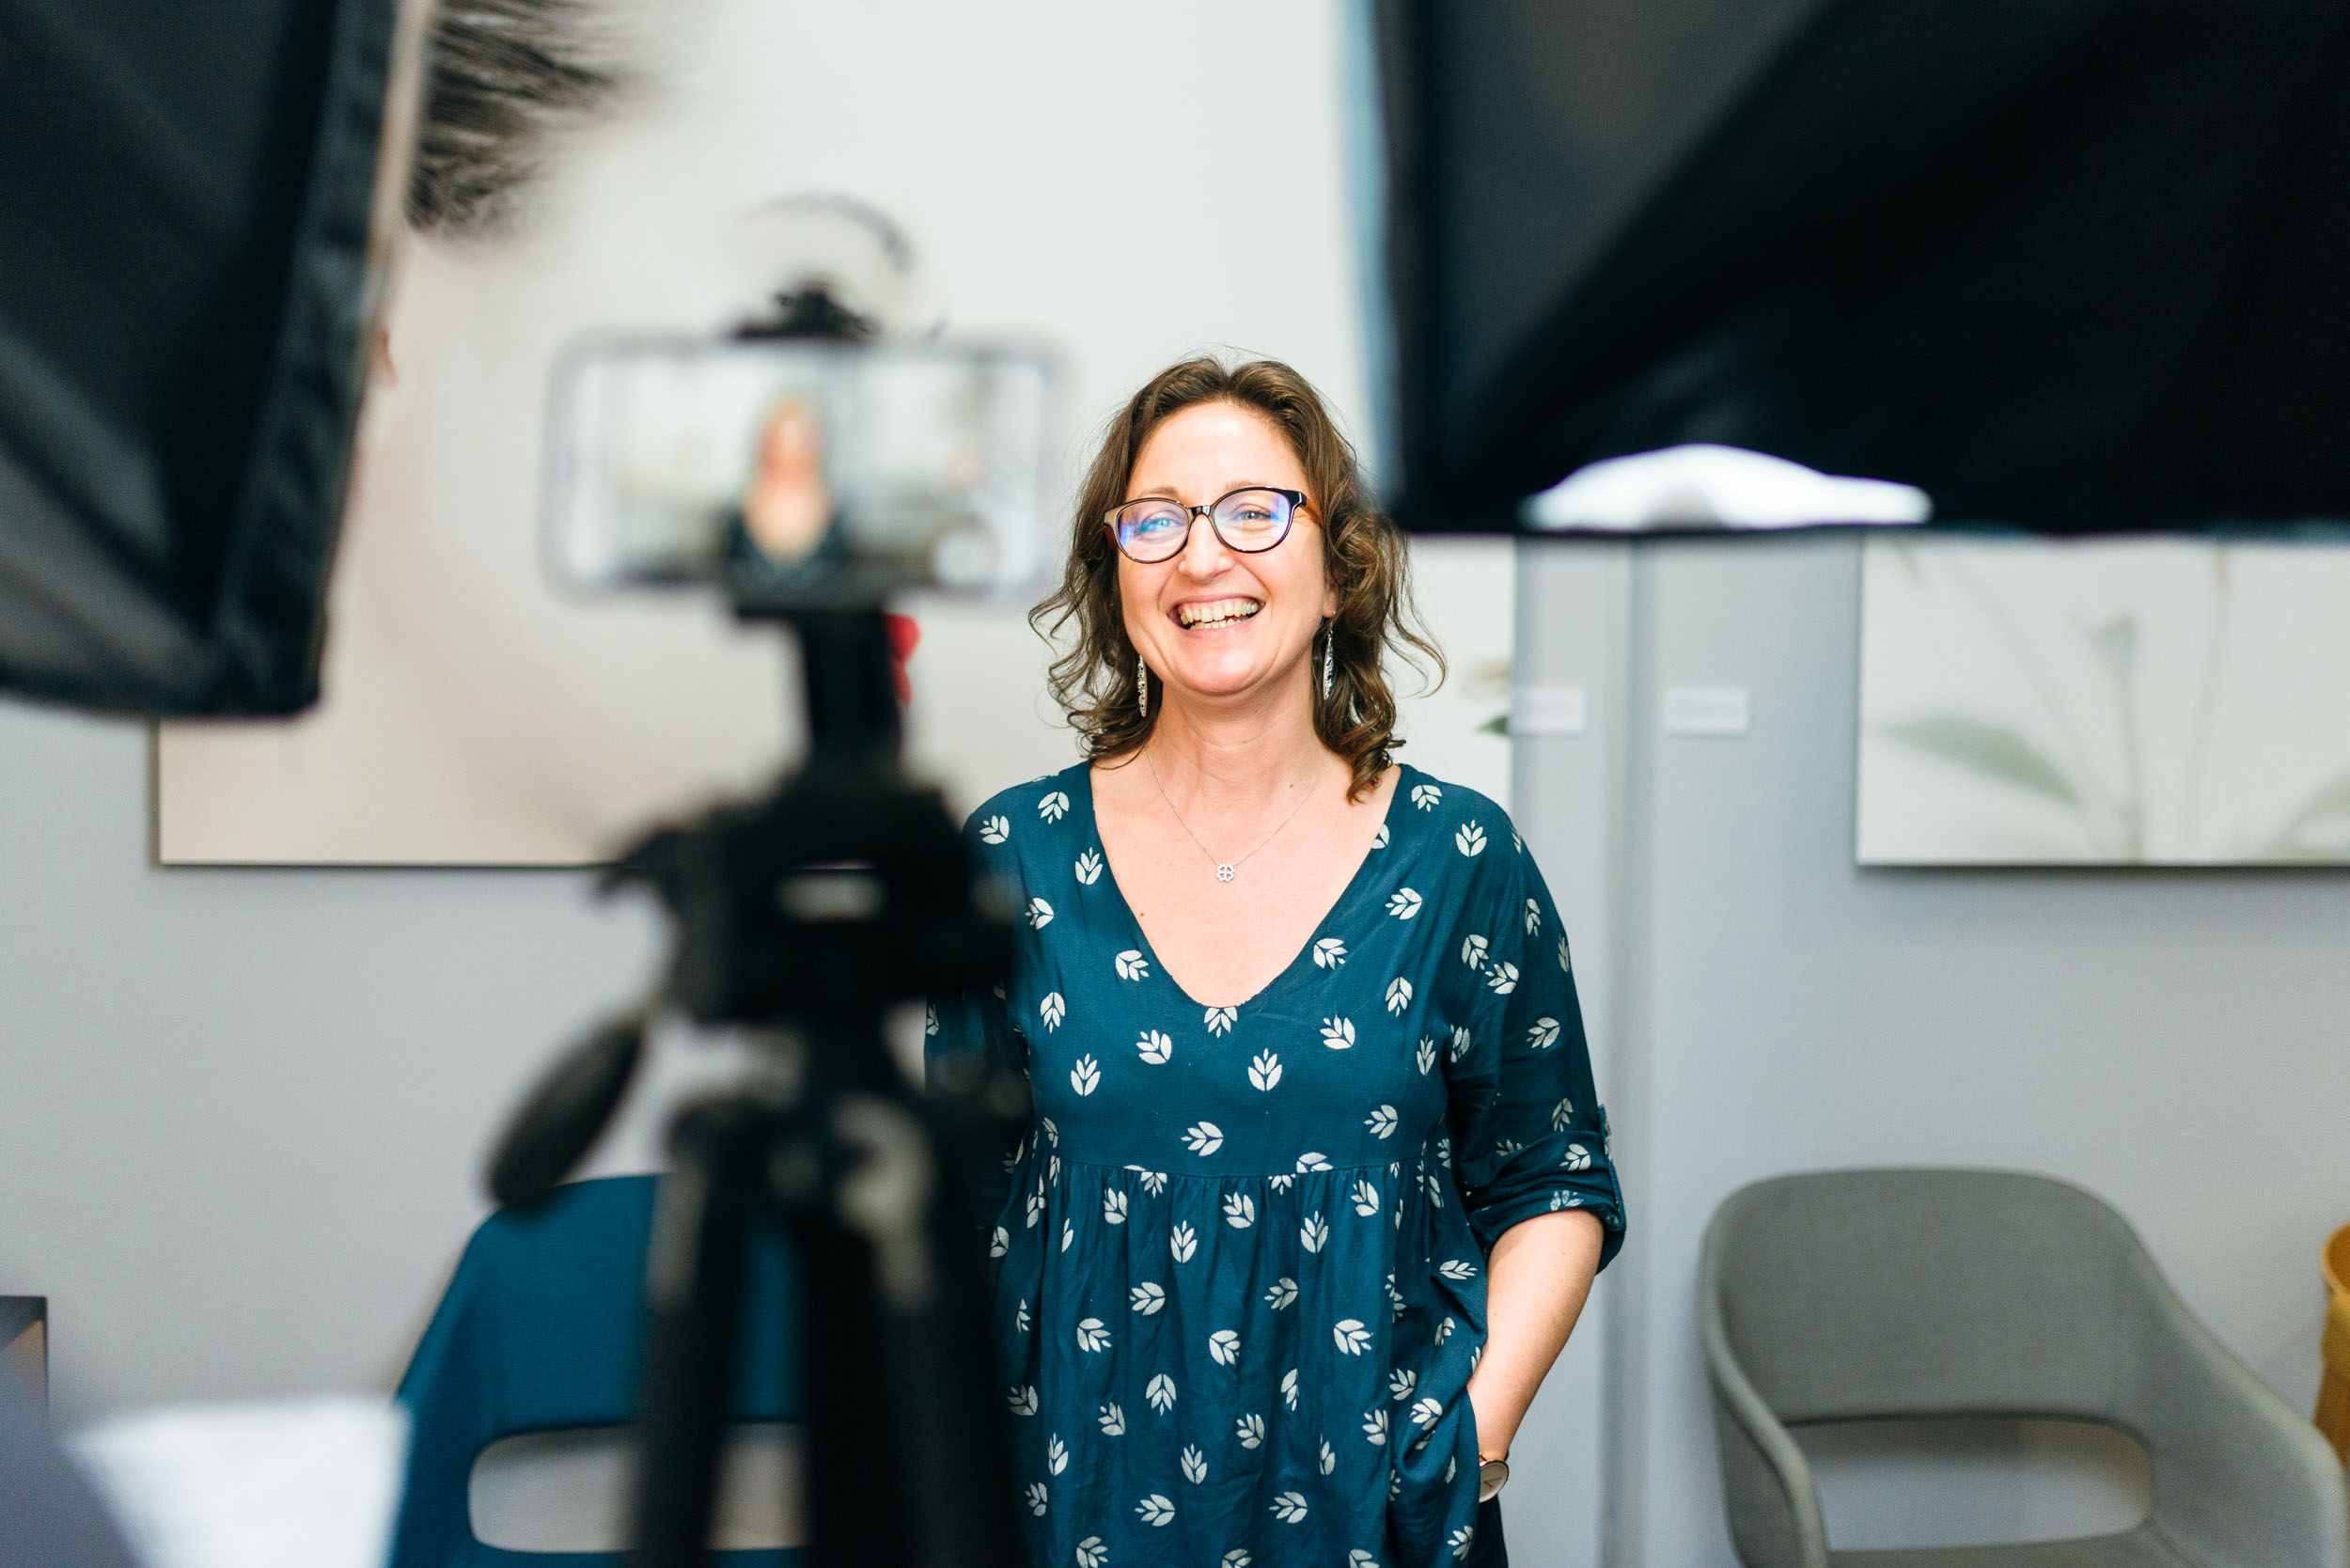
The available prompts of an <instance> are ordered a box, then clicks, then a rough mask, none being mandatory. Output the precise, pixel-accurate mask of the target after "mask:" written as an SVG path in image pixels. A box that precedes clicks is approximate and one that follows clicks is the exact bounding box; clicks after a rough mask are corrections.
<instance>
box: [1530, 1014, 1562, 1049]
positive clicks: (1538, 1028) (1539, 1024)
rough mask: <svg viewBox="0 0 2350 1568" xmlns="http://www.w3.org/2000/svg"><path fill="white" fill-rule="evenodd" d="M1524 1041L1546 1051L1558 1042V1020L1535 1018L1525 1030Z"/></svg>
mask: <svg viewBox="0 0 2350 1568" xmlns="http://www.w3.org/2000/svg"><path fill="white" fill-rule="evenodd" d="M1526 1043H1528V1045H1530V1046H1532V1047H1533V1048H1534V1049H1535V1050H1537V1051H1547V1050H1549V1049H1550V1048H1551V1047H1552V1046H1554V1045H1556V1044H1558V1043H1559V1020H1558V1019H1556V1018H1537V1019H1535V1020H1534V1022H1533V1023H1532V1024H1531V1025H1529V1026H1528V1028H1527V1031H1526Z"/></svg>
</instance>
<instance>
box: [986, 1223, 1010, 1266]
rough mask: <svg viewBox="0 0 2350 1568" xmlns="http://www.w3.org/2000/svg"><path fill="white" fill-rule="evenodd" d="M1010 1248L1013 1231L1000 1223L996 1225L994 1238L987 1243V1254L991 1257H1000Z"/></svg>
mask: <svg viewBox="0 0 2350 1568" xmlns="http://www.w3.org/2000/svg"><path fill="white" fill-rule="evenodd" d="M1010 1251H1011V1231H1007V1230H1005V1229H1004V1228H1003V1227H1002V1226H1000V1225H998V1226H997V1227H995V1236H994V1238H993V1239H991V1240H990V1241H989V1242H988V1244H987V1255H988V1256H989V1257H991V1258H1000V1257H1002V1256H1003V1255H1004V1254H1005V1253H1007V1252H1010Z"/></svg>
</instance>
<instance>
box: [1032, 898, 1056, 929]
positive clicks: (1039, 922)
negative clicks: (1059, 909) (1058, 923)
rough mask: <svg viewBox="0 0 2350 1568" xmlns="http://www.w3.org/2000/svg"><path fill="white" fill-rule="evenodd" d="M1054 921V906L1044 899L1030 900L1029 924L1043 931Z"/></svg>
mask: <svg viewBox="0 0 2350 1568" xmlns="http://www.w3.org/2000/svg"><path fill="white" fill-rule="evenodd" d="M1052 923H1053V906H1052V905H1051V904H1049V903H1046V902H1044V901H1043V900H1042V899H1030V900H1029V901H1028V924H1030V925H1031V926H1034V927H1035V928H1036V929H1037V930H1039V931H1042V930H1043V929H1044V928H1045V927H1046V926H1049V925H1051V924H1052Z"/></svg>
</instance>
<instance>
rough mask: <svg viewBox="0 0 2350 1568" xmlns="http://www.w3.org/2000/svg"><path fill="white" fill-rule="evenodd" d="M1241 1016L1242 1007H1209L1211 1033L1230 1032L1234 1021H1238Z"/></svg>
mask: <svg viewBox="0 0 2350 1568" xmlns="http://www.w3.org/2000/svg"><path fill="white" fill-rule="evenodd" d="M1239 1017H1240V1009H1238V1008H1236V1007H1212V1008H1210V1009H1208V1017H1207V1022H1208V1032H1209V1033H1210V1034H1230V1032H1231V1029H1232V1025H1233V1023H1234V1022H1235V1021H1237V1020H1238V1019H1239Z"/></svg>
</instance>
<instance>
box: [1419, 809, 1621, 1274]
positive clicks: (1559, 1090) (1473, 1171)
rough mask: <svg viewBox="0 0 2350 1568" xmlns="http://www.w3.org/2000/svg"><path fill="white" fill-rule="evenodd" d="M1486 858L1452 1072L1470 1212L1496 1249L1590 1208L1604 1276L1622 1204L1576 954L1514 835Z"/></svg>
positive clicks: (1458, 1161)
mask: <svg viewBox="0 0 2350 1568" xmlns="http://www.w3.org/2000/svg"><path fill="white" fill-rule="evenodd" d="M1496 837H1498V836H1496ZM1481 858H1485V859H1490V860H1492V861H1493V862H1494V864H1493V865H1492V867H1491V868H1490V870H1488V872H1487V875H1485V876H1482V877H1480V878H1478V879H1477V884H1476V885H1475V886H1473V888H1472V891H1471V895H1470V902H1469V907H1467V908H1466V909H1465V910H1464V911H1463V912H1462V914H1463V923H1462V925H1461V926H1460V927H1459V928H1457V929H1459V930H1460V931H1461V932H1462V935H1461V937H1460V943H1461V945H1462V949H1463V951H1464V952H1465V953H1466V954H1468V955H1469V957H1468V958H1467V959H1465V961H1464V962H1465V966H1466V967H1467V968H1468V969H1469V970H1470V971H1471V972H1472V973H1473V974H1474V975H1475V977H1476V979H1475V981H1474V983H1475V984H1476V986H1477V988H1478V989H1477V994H1476V996H1475V999H1474V1000H1473V1001H1472V1002H1471V1004H1470V1005H1469V1007H1468V1008H1467V1010H1466V1011H1467V1012H1468V1014H1469V1016H1470V1019H1471V1022H1470V1023H1469V1025H1468V1026H1467V1030H1468V1039H1467V1041H1466V1042H1465V1043H1464V1044H1463V1046H1462V1048H1461V1051H1460V1054H1459V1057H1458V1059H1456V1060H1453V1061H1452V1062H1450V1063H1449V1066H1448V1069H1447V1071H1448V1074H1449V1097H1450V1105H1449V1114H1448V1121H1449V1123H1450V1130H1451V1137H1452V1147H1453V1157H1454V1161H1455V1174H1456V1176H1457V1178H1458V1181H1459V1183H1460V1187H1461V1193H1462V1201H1463V1203H1464V1204H1465V1207H1466V1209H1467V1211H1468V1218H1469V1224H1470V1226H1471V1228H1472V1229H1473V1230H1474V1231H1476V1233H1477V1239H1478V1241H1479V1242H1480V1243H1481V1245H1482V1246H1483V1247H1486V1248H1487V1249H1488V1250H1491V1249H1492V1247H1493V1245H1494V1243H1495V1242H1496V1241H1497V1240H1498V1239H1500V1236H1501V1233H1502V1232H1503V1231H1507V1230H1508V1229H1510V1227H1512V1225H1516V1224H1518V1223H1520V1222H1521V1221H1524V1220H1528V1219H1531V1218H1533V1217H1534V1216H1535V1215H1542V1214H1549V1213H1552V1212H1554V1211H1557V1210H1561V1209H1587V1210H1589V1211H1590V1213H1591V1214H1592V1215H1595V1216H1596V1217H1597V1218H1598V1220H1599V1222H1600V1225H1601V1227H1602V1228H1603V1230H1604V1231H1606V1241H1605V1243H1604V1245H1603V1247H1602V1249H1601V1252H1600V1266H1601V1267H1603V1268H1605V1267H1606V1265H1607V1262H1608V1261H1609V1260H1610V1259H1612V1258H1613V1257H1614V1256H1615V1255H1616V1252H1617V1249H1618V1248H1619V1247H1622V1245H1623V1234H1624V1211H1623V1193H1622V1188H1621V1187H1620V1186H1619V1185H1618V1184H1617V1181H1616V1169H1615V1165H1614V1163H1613V1162H1612V1161H1611V1160H1610V1159H1609V1157H1608V1150H1607V1113H1606V1111H1605V1110H1604V1109H1603V1108H1602V1107H1601V1105H1600V1104H1599V1094H1598V1091H1597V1089H1596V1088H1595V1086H1594V1085H1593V1083H1592V1079H1591V1058H1590V1050H1589V1048H1588V1047H1587V1046H1586V1044H1585V1042H1584V1038H1583V1010H1582V1006H1581V1004H1580V1003H1579V1001H1578V1000H1577V998H1576V996H1575V963H1574V949H1572V947H1571V946H1570V945H1569V943H1568V940H1567V933H1566V931H1565V928H1564V927H1563V926H1562V925H1561V924H1560V922H1559V910H1558V906H1557V905H1556V904H1555V903H1553V902H1552V901H1551V897H1550V889H1549V887H1548V886H1546V885H1545V884H1544V883H1543V875H1542V872H1541V870H1538V869H1537V868H1536V867H1535V864H1534V858H1533V856H1532V855H1529V854H1528V853H1527V851H1526V850H1525V848H1524V847H1523V845H1522V844H1521V843H1520V842H1519V841H1518V839H1516V836H1515V835H1514V834H1512V836H1511V838H1510V839H1508V840H1507V841H1506V843H1496V844H1495V846H1494V849H1493V851H1492V853H1491V854H1490V855H1486V856H1482V857H1481ZM1481 870H1485V868H1481ZM1479 941H1481V947H1480V946H1478V943H1479Z"/></svg>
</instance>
